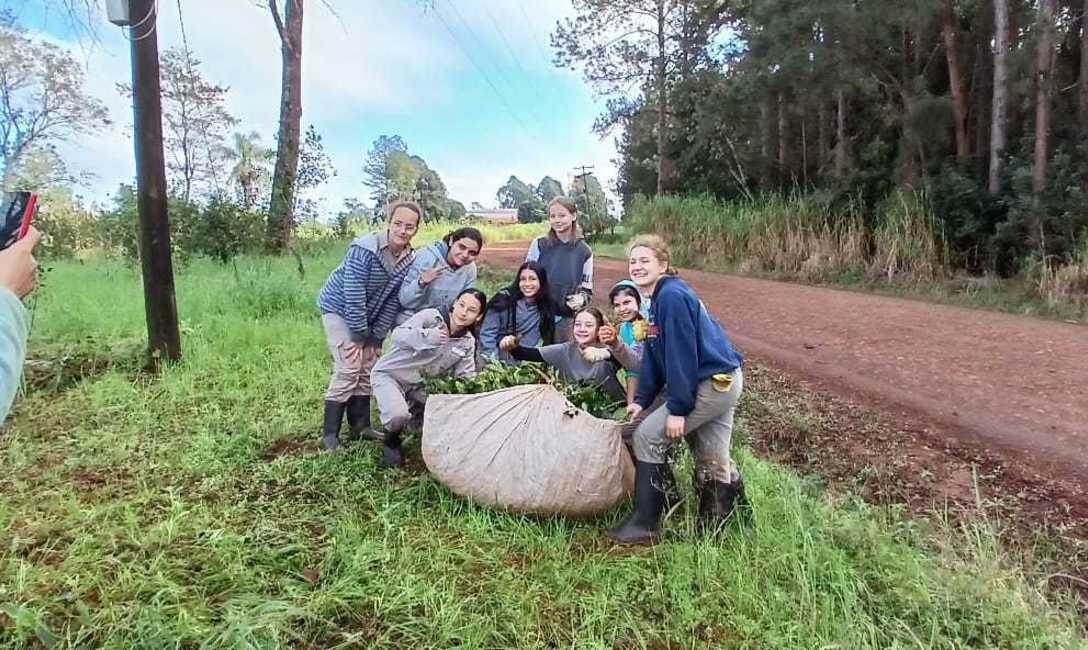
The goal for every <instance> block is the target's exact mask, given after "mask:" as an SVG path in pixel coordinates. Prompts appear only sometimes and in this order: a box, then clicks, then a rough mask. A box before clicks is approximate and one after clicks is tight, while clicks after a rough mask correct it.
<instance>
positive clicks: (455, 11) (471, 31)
mask: <svg viewBox="0 0 1088 650" xmlns="http://www.w3.org/2000/svg"><path fill="white" fill-rule="evenodd" d="M449 6H450V9H452V10H453V15H454V17H455V18H457V20H459V21H460V22H461V25H462V26H463V27H464V28H465V31H466V32H468V35H469V37H471V38H472V40H473V42H475V43H483V42H484V39H482V38H480V35H479V34H477V33H476V30H474V29H473V28H472V25H470V24H469V22H468V21H467V20H465V17H464V16H463V15H461V11H460V10H459V9H458V8H457V5H456V4H455V3H454V2H453V1H452V0H451V1H450V2H449ZM435 11H437V8H436V9H435ZM500 38H503V37H502V36H501V35H500ZM496 74H497V75H498V76H499V77H501V79H500V82H501V83H504V84H506V85H509V86H513V85H514V84H512V83H509V80H507V79H506V78H505V75H503V73H502V71H501V69H500V68H496ZM530 85H532V84H530ZM529 113H531V114H532V115H531V117H533V118H535V119H536V120H537V122H543V120H541V119H540V116H539V115H536V114H535V111H533V109H532V105H531V104H530V105H529ZM519 116H520V114H519Z"/></svg>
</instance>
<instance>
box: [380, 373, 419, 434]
mask: <svg viewBox="0 0 1088 650" xmlns="http://www.w3.org/2000/svg"><path fill="white" fill-rule="evenodd" d="M372 389H373V391H374V399H375V400H376V401H377V402H378V419H379V420H381V423H382V428H383V429H385V430H386V431H387V432H389V433H398V432H400V431H403V430H404V427H406V426H407V425H408V423H409V422H411V421H412V417H413V416H414V415H419V414H420V413H421V412H422V407H423V405H424V404H425V403H426V402H427V391H425V390H424V389H423V387H422V386H409V387H407V388H406V387H404V386H402V385H401V383H400V382H398V381H397V380H396V379H394V378H392V377H390V376H389V375H387V374H385V373H378V374H376V375H374V377H373V378H372Z"/></svg>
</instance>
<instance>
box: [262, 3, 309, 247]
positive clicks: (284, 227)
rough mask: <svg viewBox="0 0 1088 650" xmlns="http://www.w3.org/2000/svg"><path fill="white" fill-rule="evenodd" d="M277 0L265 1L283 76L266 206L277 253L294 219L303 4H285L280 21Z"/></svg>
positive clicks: (270, 239) (271, 242)
mask: <svg viewBox="0 0 1088 650" xmlns="http://www.w3.org/2000/svg"><path fill="white" fill-rule="evenodd" d="M277 1H278V0H268V6H269V8H270V9H271V10H272V16H273V18H274V19H275V22H276V29H277V30H278V31H279V35H280V51H281V53H282V56H283V76H282V81H281V88H280V124H279V136H278V146H277V147H276V167H275V171H274V172H273V176H272V197H271V200H270V201H269V206H268V248H269V249H270V250H272V251H276V252H280V251H283V250H284V249H285V248H287V242H288V240H289V239H290V237H291V230H292V226H293V225H294V215H293V214H292V213H291V206H292V205H294V188H295V176H296V175H297V173H298V149H299V130H300V124H301V122H302V4H303V0H286V2H285V3H284V13H283V19H282V20H281V19H280V15H279V10H278V8H277V7H276V2H277Z"/></svg>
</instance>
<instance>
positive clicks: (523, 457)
mask: <svg viewBox="0 0 1088 650" xmlns="http://www.w3.org/2000/svg"><path fill="white" fill-rule="evenodd" d="M420 444H421V447H422V450H423V461H424V462H425V463H426V464H427V468H428V469H429V470H430V471H431V473H432V474H434V476H435V477H436V478H437V479H438V480H439V481H441V482H442V483H444V484H445V485H446V486H447V487H449V488H450V489H451V490H453V491H454V492H455V493H457V494H459V495H461V496H465V497H468V498H470V499H472V500H473V501H476V502H477V503H482V504H486V505H490V506H498V507H502V508H506V509H509V510H512V511H515V512H526V513H535V514H543V515H549V514H564V515H573V516H578V515H591V514H596V513H599V512H602V511H604V510H607V509H609V508H611V507H612V506H614V505H616V504H617V503H619V502H620V501H621V500H623V499H624V497H626V496H627V495H629V494H630V493H631V491H632V490H633V489H634V482H635V468H634V465H633V464H632V463H631V458H630V456H629V454H628V453H627V450H626V448H624V446H623V441H622V439H621V437H620V425H619V423H618V422H614V421H611V420H601V419H599V418H595V417H593V416H592V415H589V414H588V413H586V412H585V411H582V410H581V409H577V408H575V407H574V406H573V405H571V404H570V402H568V401H567V400H566V399H565V398H564V397H563V395H562V394H561V393H559V392H558V391H557V390H555V389H554V388H552V387H551V386H548V385H546V384H533V385H528V386H515V387H513V388H506V389H503V390H497V391H493V392H490V393H479V394H475V395H431V396H430V397H429V398H428V399H427V410H426V414H425V416H424V418H423V438H422V442H421V443H420Z"/></svg>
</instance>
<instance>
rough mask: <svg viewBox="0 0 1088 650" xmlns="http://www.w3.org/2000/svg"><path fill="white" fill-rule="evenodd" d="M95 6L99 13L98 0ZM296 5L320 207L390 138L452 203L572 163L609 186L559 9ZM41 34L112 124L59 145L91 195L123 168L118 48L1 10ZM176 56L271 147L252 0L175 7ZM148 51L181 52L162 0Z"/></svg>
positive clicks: (29, 12) (272, 108)
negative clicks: (559, 39)
mask: <svg viewBox="0 0 1088 650" xmlns="http://www.w3.org/2000/svg"><path fill="white" fill-rule="evenodd" d="M100 4H101V3H100ZM329 4H331V5H332V6H333V7H334V8H335V9H336V11H337V14H338V16H334V15H333V14H332V13H331V12H330V11H329V10H328V9H326V8H325V6H324V5H323V4H322V2H319V1H318V0H308V1H307V3H306V17H305V21H304V34H303V118H302V119H303V128H305V126H306V125H308V124H313V125H314V126H315V127H316V128H317V130H318V132H319V133H320V134H321V135H322V136H323V137H324V142H325V146H326V148H327V149H328V151H329V154H330V156H331V157H332V160H333V164H334V165H335V166H336V168H337V170H338V172H339V175H338V176H337V177H336V178H335V179H333V180H332V181H331V182H330V183H329V184H328V185H326V186H325V187H324V188H323V189H322V190H321V191H320V194H321V195H322V196H323V197H324V199H325V200H324V207H325V209H326V210H327V211H329V212H335V211H336V210H337V209H338V208H339V207H340V205H341V203H342V200H343V199H344V198H347V197H359V198H365V196H366V194H367V189H366V188H364V187H363V186H362V184H361V180H362V171H361V170H362V165H363V159H364V157H365V154H366V151H367V149H369V147H370V144H371V143H372V142H373V141H374V139H375V138H377V137H378V136H379V135H383V134H385V135H390V134H398V135H400V136H401V137H403V138H404V139H405V141H407V143H408V146H409V149H410V150H411V152H412V153H415V154H418V155H421V156H423V157H424V158H425V159H426V160H427V162H428V164H430V166H431V167H432V168H434V169H435V170H436V171H438V173H439V174H440V175H441V176H442V178H443V180H444V181H445V183H446V185H447V187H448V189H449V191H450V195H451V196H452V197H454V198H456V199H459V200H461V201H463V202H464V203H465V204H466V205H468V204H469V203H471V202H473V201H479V202H480V203H483V204H484V205H487V206H490V205H493V204H494V203H495V192H496V190H497V189H498V187H499V186H500V185H501V184H502V183H503V182H505V180H506V179H507V177H509V176H510V175H511V174H516V175H517V176H518V177H519V178H521V179H522V180H524V181H527V182H531V183H536V182H537V181H539V180H540V178H541V177H542V176H544V175H545V174H548V175H551V176H553V177H556V178H558V179H559V180H560V181H561V182H563V184H564V187H565V186H566V185H567V181H568V178H569V175H570V174H571V172H572V169H573V167H574V166H576V165H582V164H588V165H594V166H595V167H596V171H597V174H598V176H599V177H601V179H602V181H604V182H605V184H606V186H609V185H611V183H612V182H613V180H614V178H615V169H614V165H613V163H612V159H613V158H614V157H615V150H614V144H613V138H612V137H608V138H606V139H605V140H603V141H602V140H601V139H600V138H598V137H597V136H596V135H595V134H594V133H593V132H592V124H593V120H594V118H595V117H596V116H597V114H598V113H599V112H600V111H601V110H602V109H603V106H604V103H603V101H602V100H600V99H599V98H596V97H594V96H593V94H592V92H591V90H590V89H589V88H588V87H587V86H586V85H585V84H584V83H583V81H582V80H581V77H580V75H579V73H578V72H575V71H569V70H560V69H557V68H555V66H553V65H552V63H551V57H552V50H551V47H550V44H549V40H548V34H549V33H550V32H551V31H552V30H553V29H554V26H555V23H556V21H557V20H558V19H560V18H561V17H563V16H566V15H569V13H570V12H571V9H570V2H569V0H532V1H531V2H530V1H528V0H436V1H435V2H434V7H433V8H431V9H426V10H425V9H424V8H423V5H424V3H423V2H420V1H418V0H350V1H348V0H330V2H329ZM0 7H7V8H10V9H12V10H13V11H15V13H16V15H17V16H18V17H19V19H20V22H21V23H22V24H24V25H25V26H26V27H28V28H29V29H30V30H32V32H34V33H36V34H37V35H38V36H40V37H42V38H48V39H49V40H52V41H54V42H58V43H60V44H62V45H65V46H66V47H69V48H71V50H72V52H73V54H74V55H75V56H76V58H77V59H78V60H79V61H80V62H81V63H83V64H84V65H85V67H86V71H87V79H88V88H89V90H90V92H92V93H93V94H94V95H96V96H97V97H99V98H100V99H102V100H104V101H105V102H106V104H107V105H108V107H109V109H110V113H111V117H112V118H113V120H114V123H115V124H114V126H113V127H112V128H111V129H110V130H108V131H106V132H103V133H99V134H93V135H88V136H84V137H82V138H79V139H77V140H73V141H71V142H69V143H65V144H64V145H62V146H61V147H60V151H61V154H62V155H63V156H64V157H65V159H66V161H67V162H68V163H69V166H70V167H72V168H73V171H75V172H91V173H93V174H94V177H93V179H92V180H91V181H90V182H89V184H88V186H87V188H85V190H84V192H83V193H84V194H86V195H87V196H88V197H90V198H92V199H94V200H102V199H105V198H106V197H107V196H108V194H109V193H110V192H111V191H113V190H114V189H115V188H116V187H117V185H118V183H121V182H127V181H129V180H130V179H131V178H132V176H133V174H134V165H133V161H132V157H133V153H132V140H131V136H130V135H129V129H130V125H131V120H132V114H131V107H130V105H129V103H128V101H127V100H126V99H124V98H123V97H121V96H120V95H119V94H118V93H117V91H116V90H115V85H116V84H117V83H118V82H125V81H128V79H129V76H130V74H131V73H130V68H129V54H128V42H127V41H126V40H125V37H124V35H123V34H122V33H121V31H120V30H119V28H116V27H114V26H113V25H110V24H109V23H108V22H106V19H105V16H104V15H103V16H102V18H101V28H100V29H99V31H98V43H97V44H94V43H92V42H90V41H89V40H88V39H86V38H83V39H79V38H76V36H75V35H73V34H72V30H71V28H70V27H69V25H68V23H67V22H66V21H65V20H64V19H63V17H62V16H61V15H59V14H58V13H56V12H55V11H54V12H53V13H51V14H50V13H47V12H45V11H44V10H43V8H42V6H41V5H40V3H38V2H35V1H34V0H26V1H23V0H0ZM181 9H182V17H183V18H184V22H185V28H186V34H187V36H188V41H189V45H190V48H191V49H192V51H193V54H194V56H195V57H196V58H198V59H200V60H201V61H202V65H201V68H202V71H203V74H204V76H205V77H206V78H207V79H209V80H210V81H213V82H215V83H220V84H223V85H227V86H230V88H231V91H230V95H229V100H228V108H229V110H230V111H231V113H232V114H233V115H234V116H235V117H237V118H239V119H240V120H241V124H240V125H239V127H238V130H240V131H241V130H244V131H249V130H256V131H258V132H259V133H261V134H262V136H263V137H264V140H265V142H266V144H267V143H271V142H272V138H273V135H274V133H275V128H276V122H277V118H278V111H279V89H280V55H279V43H278V39H277V37H276V35H275V33H274V28H273V24H272V19H271V17H270V16H269V14H268V11H267V8H265V7H264V3H257V2H256V1H255V0H181ZM158 38H159V47H160V50H165V49H166V48H167V47H170V46H173V45H180V44H181V31H180V27H179V11H178V1H177V0H162V1H161V4H160V9H159V24H158Z"/></svg>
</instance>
